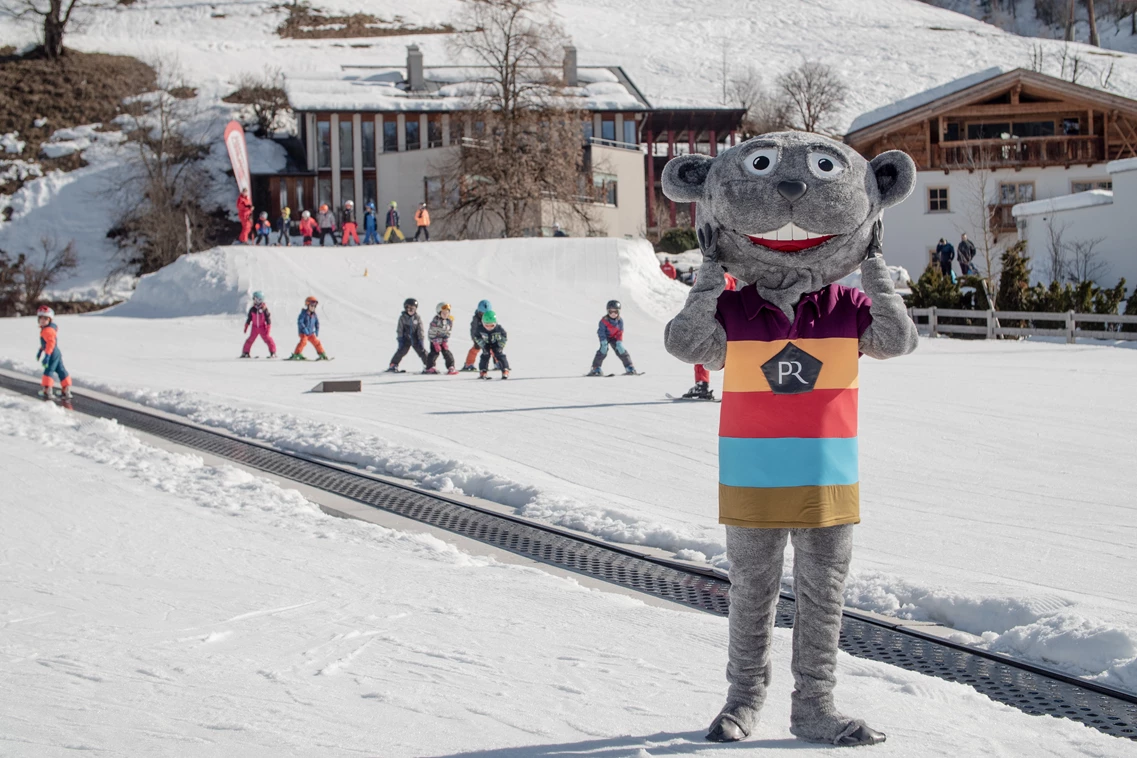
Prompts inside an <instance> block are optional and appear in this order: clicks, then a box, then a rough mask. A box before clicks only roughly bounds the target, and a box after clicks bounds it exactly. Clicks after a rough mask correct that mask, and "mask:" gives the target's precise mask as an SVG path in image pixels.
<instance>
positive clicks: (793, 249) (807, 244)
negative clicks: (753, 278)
mask: <svg viewBox="0 0 1137 758" xmlns="http://www.w3.org/2000/svg"><path fill="white" fill-rule="evenodd" d="M746 236H747V237H750V241H751V242H753V243H754V244H755V245H761V246H762V247H768V248H770V249H771V250H775V251H777V252H779V253H800V252H801V251H802V250H808V249H810V248H811V247H817V246H818V245H820V244H822V243H824V242H828V241H829V240H831V239H833V238H834V237H836V236H837V235H835V234H829V235H826V236H824V237H815V238H813V239H811V240H771V239H764V238H762V237H754V236H751V235H749V234H748V235H746Z"/></svg>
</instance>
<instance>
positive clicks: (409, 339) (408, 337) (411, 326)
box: [387, 297, 426, 374]
mask: <svg viewBox="0 0 1137 758" xmlns="http://www.w3.org/2000/svg"><path fill="white" fill-rule="evenodd" d="M395 336H396V337H397V338H398V341H399V348H398V349H397V350H396V351H395V354H394V355H393V356H391V365H390V366H389V367H388V368H387V370H388V371H390V372H391V373H393V374H394V373H398V371H399V363H400V362H401V361H402V360H403V357H404V356H405V355H406V354H407V351H408V350H410V349H411V348H414V351H415V352H416V353H418V357H419V359H421V360H422V366H423V368H424V369H425V368H426V350H424V349H423V347H422V319H421V318H419V316H418V300H415V299H414V298H413V297H408V298H407V299H406V300H404V301H403V312H402V313H400V314H399V321H398V323H397V324H395Z"/></svg>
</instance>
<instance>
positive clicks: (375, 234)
mask: <svg viewBox="0 0 1137 758" xmlns="http://www.w3.org/2000/svg"><path fill="white" fill-rule="evenodd" d="M363 244H365V245H378V244H379V221H378V219H376V218H375V203H368V204H367V208H366V209H365V210H364V212H363Z"/></svg>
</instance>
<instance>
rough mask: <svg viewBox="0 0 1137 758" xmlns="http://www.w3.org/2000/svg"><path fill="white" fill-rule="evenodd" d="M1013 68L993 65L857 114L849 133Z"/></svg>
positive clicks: (972, 85)
mask: <svg viewBox="0 0 1137 758" xmlns="http://www.w3.org/2000/svg"><path fill="white" fill-rule="evenodd" d="M1012 70H1013V69H1009V68H1002V67H1000V66H992V67H991V68H988V69H984V70H982V71H977V72H975V73H974V74H968V75H967V76H963V77H960V78H959V79H956V80H954V81H950V82H948V83H947V84H941V85H940V86H939V87H932V88H931V89H929V90H924V91H923V92H918V93H916V94H915V95H912V96H911V97H906V98H904V99H903V100H897V101H896V102H895V103H889V104H888V105H885V106H882V107H880V108H877V109H876V110H872V111H869V112H868V113H862V114H861V115H860V116H857V118H855V119H854V120H853V123H852V124H851V125H850V126H849V133H850V134H852V133H853V132H858V131H860V130H861V129H867V128H868V127H870V126H873V125H874V124H879V123H880V122H882V121H887V120H888V119H890V118H892V117H894V116H899V115H900V114H902V113H907V112H908V111H910V110H915V109H916V108H919V107H921V106H924V105H928V104H929V103H934V102H935V101H936V100H939V99H941V98H944V97H947V96H948V95H954V94H955V93H957V92H962V91H963V90H965V89H968V88H970V87H974V86H975V85H976V84H982V83H983V82H986V81H990V80H991V79H994V78H995V77H997V76H1002V75H1003V74H1005V73H1007V72H1008V71H1012Z"/></svg>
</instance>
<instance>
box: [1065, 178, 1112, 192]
mask: <svg viewBox="0 0 1137 758" xmlns="http://www.w3.org/2000/svg"><path fill="white" fill-rule="evenodd" d="M1112 189H1113V182H1111V181H1109V180H1108V179H1104V180H1099V181H1088V182H1070V191H1071V192H1089V191H1090V190H1112Z"/></svg>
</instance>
